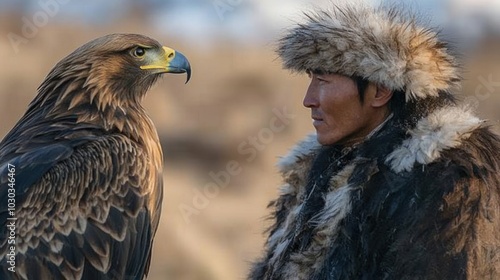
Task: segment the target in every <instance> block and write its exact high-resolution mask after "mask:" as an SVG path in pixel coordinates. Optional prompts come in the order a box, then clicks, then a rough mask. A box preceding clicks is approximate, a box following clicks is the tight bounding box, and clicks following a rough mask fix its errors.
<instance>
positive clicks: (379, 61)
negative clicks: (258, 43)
mask: <svg viewBox="0 0 500 280" xmlns="http://www.w3.org/2000/svg"><path fill="white" fill-rule="evenodd" d="M305 15H306V19H307V21H306V23H303V24H299V25H298V26H296V27H294V28H292V29H291V30H290V31H289V32H288V33H287V34H286V35H285V36H284V37H283V38H282V39H281V40H280V41H279V46H278V50H277V52H278V54H279V55H280V56H281V58H282V59H283V63H284V67H285V68H287V69H292V70H294V71H298V72H303V71H308V70H312V71H322V72H327V73H337V74H342V75H346V76H360V77H363V78H365V79H367V80H369V81H371V82H374V83H377V84H380V85H383V86H386V87H387V88H389V89H391V90H403V91H405V92H406V100H407V101H408V100H409V99H418V98H422V99H423V98H426V97H429V96H437V95H438V93H439V92H440V91H445V92H451V91H452V90H454V89H457V88H458V87H459V83H460V76H459V71H458V70H459V69H458V65H457V62H456V60H455V58H454V57H453V56H451V55H450V54H449V53H448V48H447V44H446V43H444V42H441V41H439V39H438V36H437V33H436V32H435V31H433V30H432V29H429V28H425V27H421V26H418V24H417V21H416V19H415V18H414V17H411V16H409V15H407V14H406V13H404V12H402V11H399V10H397V9H395V8H390V9H384V8H372V7H368V6H365V5H359V3H356V4H351V5H350V6H334V7H333V9H331V10H328V11H316V12H311V13H306V14H305Z"/></svg>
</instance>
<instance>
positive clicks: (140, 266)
mask: <svg viewBox="0 0 500 280" xmlns="http://www.w3.org/2000/svg"><path fill="white" fill-rule="evenodd" d="M163 73H187V80H188V81H189V78H190V73H191V69H190V65H189V62H188V60H187V59H186V57H185V56H184V55H182V54H181V53H180V52H177V51H175V50H173V49H170V48H167V47H162V46H161V45H160V44H159V43H158V42H157V41H155V40H153V39H151V38H148V37H145V36H142V35H135V34H112V35H107V36H104V37H101V38H98V39H95V40H93V41H90V42H88V43H87V44H85V45H83V46H81V47H80V48H78V49H76V50H75V51H74V52H73V53H71V54H70V55H68V56H67V57H65V58H64V59H62V60H61V61H60V62H59V63H57V65H56V66H55V67H54V68H53V69H52V71H51V72H50V73H49V74H48V75H47V77H46V78H45V80H44V81H43V82H42V84H41V85H40V87H39V88H38V95H37V96H36V97H35V99H34V100H33V101H32V102H31V104H30V105H29V108H28V110H27V112H26V113H25V114H24V116H23V117H22V118H21V119H20V120H19V122H18V123H17V124H16V125H15V126H14V128H13V129H12V130H11V131H10V132H9V133H8V134H7V136H5V138H4V139H3V140H2V142H1V143H0V221H1V223H0V224H1V226H2V228H1V231H0V232H1V234H0V263H1V265H0V279H29V280H32V279H142V278H144V276H145V275H146V274H147V271H148V269H149V263H150V259H151V248H152V243H153V237H154V234H155V232H156V229H157V226H158V221H159V218H160V209H161V200H162V176H161V173H162V151H161V147H160V145H159V141H158V135H157V132H156V129H155V127H154V125H153V123H152V121H151V120H150V118H149V117H148V116H147V114H146V112H145V110H144V108H143V107H142V106H141V100H142V99H143V97H144V96H145V94H146V92H147V91H148V89H149V88H150V87H151V86H152V85H153V84H154V83H155V81H157V79H158V78H159V77H160V76H161V74H163ZM186 82H187V81H186Z"/></svg>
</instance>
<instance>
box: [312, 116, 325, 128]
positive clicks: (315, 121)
mask: <svg viewBox="0 0 500 280" xmlns="http://www.w3.org/2000/svg"><path fill="white" fill-rule="evenodd" d="M311 118H312V120H313V125H314V126H317V125H320V124H321V123H322V122H323V118H321V117H320V116H311Z"/></svg>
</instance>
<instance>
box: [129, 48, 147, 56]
mask: <svg viewBox="0 0 500 280" xmlns="http://www.w3.org/2000/svg"><path fill="white" fill-rule="evenodd" d="M132 54H133V55H134V56H135V57H143V56H144V55H145V54H146V49H144V48H143V47H137V48H135V49H134V50H133V52H132Z"/></svg>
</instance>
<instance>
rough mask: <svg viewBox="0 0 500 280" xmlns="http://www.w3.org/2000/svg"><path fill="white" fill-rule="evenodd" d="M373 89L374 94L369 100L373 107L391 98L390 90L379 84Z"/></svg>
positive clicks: (383, 104)
mask: <svg viewBox="0 0 500 280" xmlns="http://www.w3.org/2000/svg"><path fill="white" fill-rule="evenodd" d="M375 90H376V91H375V96H374V98H373V100H372V102H371V105H372V106H373V107H375V108H378V107H382V106H385V105H386V104H387V103H389V100H391V98H392V90H390V89H388V88H386V87H384V86H381V85H376V89H375Z"/></svg>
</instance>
